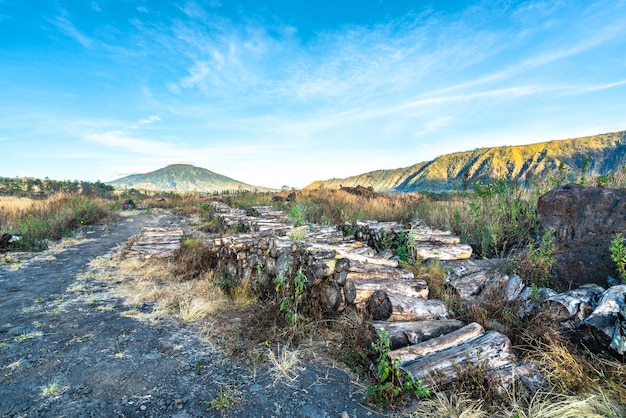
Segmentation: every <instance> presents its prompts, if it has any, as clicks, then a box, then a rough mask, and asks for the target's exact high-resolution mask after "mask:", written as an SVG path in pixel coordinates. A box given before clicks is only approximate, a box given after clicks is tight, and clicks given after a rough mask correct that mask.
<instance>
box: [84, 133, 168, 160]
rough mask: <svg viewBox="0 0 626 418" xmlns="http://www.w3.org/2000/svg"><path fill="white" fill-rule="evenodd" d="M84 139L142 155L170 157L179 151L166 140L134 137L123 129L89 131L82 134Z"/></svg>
mask: <svg viewBox="0 0 626 418" xmlns="http://www.w3.org/2000/svg"><path fill="white" fill-rule="evenodd" d="M84 139H85V140H87V141H89V142H95V143H98V144H100V145H105V146H107V147H112V148H120V149H123V150H126V151H130V152H134V153H138V154H143V155H156V156H161V157H172V156H175V155H177V154H178V153H179V150H178V149H177V148H176V147H175V146H174V145H172V144H169V143H167V142H162V141H153V140H148V139H141V138H134V137H131V136H128V135H127V134H126V133H125V132H123V131H111V132H102V133H89V134H86V135H84Z"/></svg>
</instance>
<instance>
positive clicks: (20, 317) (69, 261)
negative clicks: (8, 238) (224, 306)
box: [0, 211, 377, 418]
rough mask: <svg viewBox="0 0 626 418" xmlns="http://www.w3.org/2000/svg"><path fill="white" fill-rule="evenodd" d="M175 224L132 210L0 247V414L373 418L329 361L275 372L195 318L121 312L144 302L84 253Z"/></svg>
mask: <svg viewBox="0 0 626 418" xmlns="http://www.w3.org/2000/svg"><path fill="white" fill-rule="evenodd" d="M181 222H182V219H181V218H178V217H176V216H173V215H171V214H169V213H167V212H156V211H138V212H134V213H132V214H127V215H124V216H122V217H121V218H120V219H119V220H117V221H114V222H110V223H106V224H97V225H92V226H89V227H85V228H83V229H81V230H79V231H77V233H76V234H75V237H73V238H72V239H69V240H65V241H64V242H62V243H60V244H56V245H53V246H52V248H50V249H48V250H47V251H45V252H43V253H37V254H15V253H7V254H0V416H2V417H136V416H137V417H143V416H145V417H176V418H184V417H213V416H215V417H219V416H233V417H310V418H317V417H319V418H322V417H342V418H345V417H368V416H377V414H376V413H375V412H373V411H370V410H368V409H367V408H365V407H364V406H362V405H361V404H360V401H361V398H362V396H363V393H362V391H363V385H362V383H360V382H359V381H358V378H357V377H356V376H355V375H353V374H352V373H351V372H350V371H349V370H347V369H346V368H345V367H343V366H342V365H340V364H337V363H333V362H332V361H329V360H328V359H323V358H312V357H311V360H309V361H304V362H302V363H301V365H300V367H299V368H298V369H297V375H296V376H295V378H294V379H293V380H286V379H277V378H276V375H275V374H274V373H271V372H272V370H271V365H270V364H268V363H267V362H260V363H259V364H258V365H255V366H254V367H251V365H250V363H249V362H246V363H244V362H241V361H237V360H234V359H233V358H231V356H230V355H229V354H228V353H227V352H224V350H223V349H222V344H220V341H219V338H220V336H219V335H210V334H209V335H207V333H206V331H204V332H200V328H199V327H198V326H197V324H194V323H190V322H183V321H180V320H177V319H175V318H160V319H154V320H150V321H147V320H144V319H142V318H141V315H128V312H129V311H130V310H131V309H132V310H135V311H137V313H141V311H145V312H148V311H150V310H152V309H153V307H152V306H151V305H150V304H143V305H141V306H139V307H137V306H132V307H131V306H130V305H129V301H128V300H127V299H126V298H124V297H121V296H120V292H118V291H117V290H118V289H116V286H120V285H121V284H120V283H117V282H116V281H115V280H99V279H98V277H99V272H98V271H97V267H96V268H94V267H93V265H90V262H91V261H92V260H94V259H96V258H98V257H101V256H103V255H106V254H115V253H117V252H119V251H121V249H122V248H123V245H124V243H126V242H127V241H128V240H129V239H130V238H131V237H133V236H135V235H136V234H137V233H138V232H139V231H140V230H141V228H142V227H144V226H161V227H169V226H180V225H181ZM103 268H104V267H103ZM94 269H95V270H94ZM203 329H204V330H206V327H205V328H203Z"/></svg>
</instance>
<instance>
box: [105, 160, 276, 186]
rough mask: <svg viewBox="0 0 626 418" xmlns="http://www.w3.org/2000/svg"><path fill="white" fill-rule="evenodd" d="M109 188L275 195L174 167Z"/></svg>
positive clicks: (197, 170)
mask: <svg viewBox="0 0 626 418" xmlns="http://www.w3.org/2000/svg"><path fill="white" fill-rule="evenodd" d="M106 184H109V185H111V186H115V187H119V188H133V189H141V190H152V191H179V192H206V193H213V192H224V191H231V192H232V191H244V190H248V191H255V190H256V191H259V192H265V191H273V189H269V188H267V187H258V186H252V185H250V184H246V183H242V182H240V181H237V180H233V179H231V178H230V177H226V176H223V175H221V174H217V173H214V172H212V171H209V170H207V169H204V168H199V167H194V166H192V165H189V164H172V165H168V166H167V167H164V168H161V169H159V170H156V171H152V172H150V173H146V174H132V175H130V176H126V177H122V178H120V179H117V180H113V181H110V182H108V183H106Z"/></svg>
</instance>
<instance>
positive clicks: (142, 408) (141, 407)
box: [139, 405, 148, 411]
mask: <svg viewBox="0 0 626 418" xmlns="http://www.w3.org/2000/svg"><path fill="white" fill-rule="evenodd" d="M139 409H141V410H142V411H145V410H146V409H148V407H147V406H145V405H141V406H140V407H139Z"/></svg>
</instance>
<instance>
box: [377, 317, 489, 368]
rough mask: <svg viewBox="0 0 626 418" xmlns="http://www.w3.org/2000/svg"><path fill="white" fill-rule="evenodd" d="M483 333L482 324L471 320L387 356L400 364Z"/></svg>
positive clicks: (459, 343) (457, 344) (456, 344)
mask: <svg viewBox="0 0 626 418" xmlns="http://www.w3.org/2000/svg"><path fill="white" fill-rule="evenodd" d="M484 333H485V329H484V328H483V327H482V325H480V324H477V323H476V322H472V323H471V324H469V325H466V326H464V327H463V328H460V329H457V330H456V331H453V332H450V333H449V334H445V335H441V336H439V337H436V338H433V339H430V340H428V341H424V342H422V343H419V344H415V345H410V346H408V347H404V348H400V349H397V350H393V351H391V352H389V354H388V357H389V359H390V360H391V361H395V360H398V361H399V362H400V364H402V363H408V362H410V361H413V360H417V359H418V358H420V357H424V356H427V355H429V354H432V353H436V352H437V351H442V350H446V349H448V348H452V347H457V346H460V345H461V344H465V343H467V342H469V341H472V340H473V339H475V338H478V337H480V336H481V335H483V334H484Z"/></svg>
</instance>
